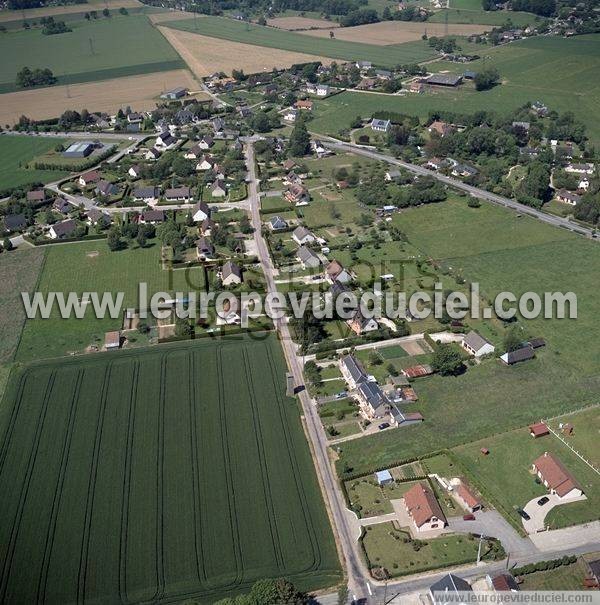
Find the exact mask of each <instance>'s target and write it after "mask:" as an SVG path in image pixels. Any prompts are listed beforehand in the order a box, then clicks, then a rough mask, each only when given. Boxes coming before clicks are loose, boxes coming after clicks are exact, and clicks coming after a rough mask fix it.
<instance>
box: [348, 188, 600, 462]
mask: <svg viewBox="0 0 600 605" xmlns="http://www.w3.org/2000/svg"><path fill="white" fill-rule="evenodd" d="M480 211H481V212H480ZM395 220H396V224H397V226H398V227H399V228H400V229H401V230H402V231H404V232H405V233H406V234H407V236H408V238H409V240H410V242H411V243H413V244H414V245H416V246H417V247H419V248H420V249H421V251H422V252H423V253H424V254H426V255H429V256H432V257H434V258H436V259H440V260H442V261H443V262H445V263H447V264H448V265H450V266H453V267H458V268H460V269H462V273H463V275H464V277H465V278H466V279H467V280H469V281H472V282H479V284H480V288H481V291H482V292H483V293H484V294H486V295H488V296H492V295H494V296H495V295H496V294H497V293H499V292H502V291H511V292H515V294H517V295H518V294H521V293H522V292H524V291H529V290H531V291H535V292H545V291H552V292H554V291H561V292H568V291H573V292H575V293H576V294H577V299H578V318H577V319H576V320H574V319H563V320H558V319H552V320H546V319H542V318H540V319H536V320H529V321H527V322H521V325H522V326H524V327H525V329H526V330H527V331H528V332H529V334H531V335H536V336H541V337H544V338H545V339H546V341H547V346H546V347H545V348H544V349H542V350H540V351H539V352H538V355H537V357H536V359H534V360H531V361H529V362H527V363H522V364H518V365H516V366H514V367H511V368H508V367H505V366H503V365H502V364H500V362H498V361H495V360H490V361H488V362H486V363H483V364H481V365H479V366H477V367H471V368H469V369H468V370H467V372H466V373H464V374H463V375H461V376H458V377H454V378H445V377H441V376H432V377H429V378H424V379H420V380H418V381H416V382H415V388H416V390H417V392H418V394H419V401H418V403H417V404H414V406H411V409H412V408H413V407H414V409H415V410H419V411H420V412H422V413H423V415H424V416H425V418H426V421H425V422H424V423H423V424H422V425H420V426H417V427H411V428H410V430H406V431H403V432H402V439H401V440H399V439H398V438H397V433H396V432H395V431H384V432H383V433H381V434H378V435H374V436H369V437H364V438H362V439H360V440H359V441H355V442H348V443H345V444H344V447H343V451H342V455H341V461H340V464H344V463H348V465H349V466H350V467H352V468H353V469H354V470H355V471H361V470H364V471H365V472H366V471H369V470H370V469H372V468H374V467H377V468H379V467H383V466H385V465H391V464H393V463H395V462H398V461H401V460H404V459H406V458H408V457H411V456H414V455H424V454H427V453H428V452H432V451H436V450H439V449H440V448H442V447H447V446H456V445H459V444H463V443H468V442H470V441H473V440H474V439H480V438H483V437H485V436H486V435H491V434H495V433H498V432H502V431H504V430H509V429H513V428H517V427H519V426H524V425H526V424H528V423H530V422H533V421H536V420H539V418H540V417H541V416H546V417H550V416H553V415H556V414H560V413H564V412H567V411H569V410H575V409H578V408H580V407H582V406H584V405H590V404H592V403H595V402H596V399H597V393H598V391H599V389H600V374H599V373H598V366H597V363H596V360H597V359H598V357H599V356H600V344H599V343H598V341H597V339H596V338H595V325H596V322H597V317H598V314H599V313H600V302H599V301H598V297H597V296H596V291H595V290H596V289H595V284H596V279H595V272H594V267H597V266H598V263H600V250H599V249H598V247H597V245H596V243H595V242H592V241H588V240H585V239H583V238H580V237H577V236H574V235H572V234H570V233H568V232H565V231H563V230H560V229H558V228H554V227H551V226H548V225H544V224H542V223H535V222H533V221H531V220H529V219H526V218H525V217H523V218H521V219H517V218H516V215H515V214H513V213H511V212H509V211H507V210H504V209H502V208H498V207H495V206H491V205H488V204H483V205H482V206H481V207H480V208H479V209H476V210H473V209H471V208H468V206H467V204H466V201H465V200H455V201H450V202H444V203H441V204H432V205H430V206H426V207H421V208H416V209H413V210H410V211H408V212H403V213H401V214H399V215H397V218H396V219H395ZM520 221H523V222H522V223H521V222H520ZM470 248H472V253H471V254H469V249H470ZM486 249H488V250H489V251H486ZM484 323H485V324H486V325H488V326H490V330H489V331H488V332H486V335H488V336H489V337H490V338H492V339H493V341H494V342H495V343H496V345H498V346H499V347H501V346H502V336H503V332H502V331H501V330H502V328H498V327H494V326H493V325H491V324H490V323H489V322H484ZM414 328H415V329H419V325H418V324H415V326H414ZM399 361H400V362H403V361H405V359H401V360H399ZM409 361H410V359H409ZM340 468H341V467H340Z"/></svg>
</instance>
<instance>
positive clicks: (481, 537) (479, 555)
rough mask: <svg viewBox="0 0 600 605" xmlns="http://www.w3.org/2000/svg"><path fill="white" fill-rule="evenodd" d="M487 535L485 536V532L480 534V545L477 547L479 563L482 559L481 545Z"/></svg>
mask: <svg viewBox="0 0 600 605" xmlns="http://www.w3.org/2000/svg"><path fill="white" fill-rule="evenodd" d="M485 537H486V536H484V535H483V534H481V535H480V536H479V546H478V547H477V565H479V563H480V561H481V545H482V544H483V540H484V538H485Z"/></svg>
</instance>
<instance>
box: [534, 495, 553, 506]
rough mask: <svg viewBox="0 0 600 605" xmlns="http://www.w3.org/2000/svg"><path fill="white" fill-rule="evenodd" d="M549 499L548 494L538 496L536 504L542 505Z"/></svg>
mask: <svg viewBox="0 0 600 605" xmlns="http://www.w3.org/2000/svg"><path fill="white" fill-rule="evenodd" d="M549 501H550V498H548V496H544V497H543V498H540V499H539V500H538V501H537V503H538V506H544V504H547V503H548V502H549Z"/></svg>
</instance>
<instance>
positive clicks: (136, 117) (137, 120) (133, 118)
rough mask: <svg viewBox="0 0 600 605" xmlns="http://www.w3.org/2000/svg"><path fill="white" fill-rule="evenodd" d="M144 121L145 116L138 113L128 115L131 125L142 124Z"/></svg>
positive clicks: (133, 112)
mask: <svg viewBox="0 0 600 605" xmlns="http://www.w3.org/2000/svg"><path fill="white" fill-rule="evenodd" d="M143 120H144V116H143V114H141V113H138V112H136V111H132V112H131V113H128V114H127V122H129V124H141V123H142V122H143Z"/></svg>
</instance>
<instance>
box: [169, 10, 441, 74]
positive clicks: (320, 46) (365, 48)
mask: <svg viewBox="0 0 600 605" xmlns="http://www.w3.org/2000/svg"><path fill="white" fill-rule="evenodd" d="M166 25H167V26H168V27H172V28H174V29H179V30H183V31H188V32H192V33H198V34H202V35H204V36H209V37H212V38H221V39H224V40H230V41H232V42H242V43H244V44H252V45H255V46H261V47H266V48H278V49H280V50H287V51H293V52H299V53H304V54H307V55H316V56H322V57H330V58H332V59H343V60H346V61H357V60H364V61H371V62H372V63H374V64H375V65H380V66H382V67H385V66H394V65H397V64H399V63H414V62H418V61H425V60H427V59H430V58H432V57H434V56H435V54H436V53H435V51H433V49H431V48H430V47H429V46H427V44H426V43H425V42H424V41H423V40H418V41H415V42H407V43H406V44H401V45H398V46H394V47H390V48H385V47H382V46H377V45H375V44H363V43H361V42H350V41H347V40H335V39H334V40H330V39H328V38H326V39H319V40H316V39H315V38H313V37H311V36H306V35H304V34H299V33H294V32H288V31H284V30H280V29H276V28H274V27H267V26H262V25H256V24H247V23H242V22H240V21H236V20H234V19H226V18H223V17H207V16H203V17H198V18H197V19H184V20H181V21H170V22H168V23H167V24H166ZM263 52H264V51H263ZM313 60H315V59H313ZM317 60H318V59H317Z"/></svg>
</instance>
